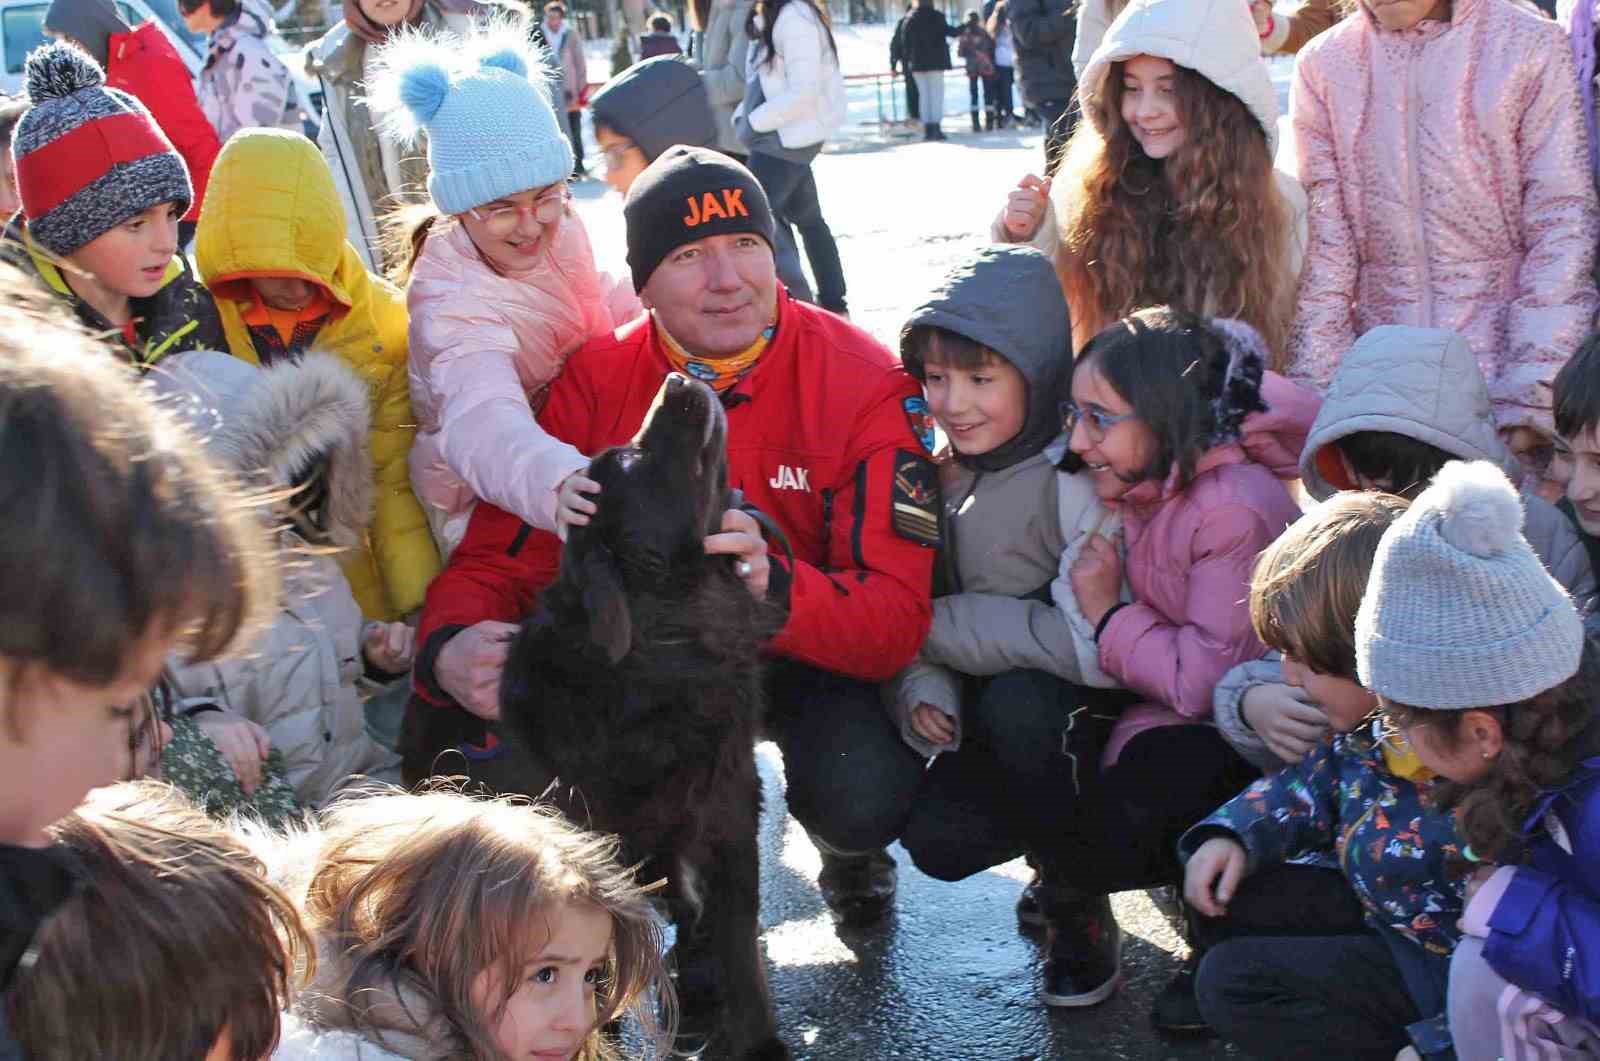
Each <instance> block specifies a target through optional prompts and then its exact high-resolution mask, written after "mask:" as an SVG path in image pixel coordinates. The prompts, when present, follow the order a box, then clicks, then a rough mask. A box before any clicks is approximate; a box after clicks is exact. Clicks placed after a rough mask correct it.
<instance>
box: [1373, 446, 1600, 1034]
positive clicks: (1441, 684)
mask: <svg viewBox="0 0 1600 1061" xmlns="http://www.w3.org/2000/svg"><path fill="white" fill-rule="evenodd" d="M1521 523H1522V506H1521V504H1520V503H1519V502H1518V499H1517V495H1516V493H1515V492H1514V490H1513V489H1512V486H1511V483H1510V481H1509V480H1508V479H1507V478H1506V477H1505V473H1504V472H1502V471H1501V470H1500V469H1499V468H1497V467H1496V466H1495V465H1493V464H1489V463H1487V462H1475V463H1472V464H1464V463H1460V462H1457V463H1452V464H1447V465H1445V467H1444V470H1443V471H1441V472H1440V473H1439V475H1438V476H1437V477H1436V478H1435V479H1434V481H1433V485H1432V486H1430V487H1429V488H1428V489H1427V490H1426V491H1424V492H1423V494H1422V495H1421V496H1420V497H1419V498H1418V499H1417V501H1416V503H1415V504H1414V505H1413V506H1412V508H1411V511H1410V512H1409V513H1407V515H1406V516H1405V517H1403V518H1402V519H1400V520H1399V521H1398V522H1396V523H1395V525H1394V526H1393V527H1391V528H1390V529H1389V531H1388V532H1387V533H1386V534H1385V535H1384V538H1383V541H1382V542H1381V543H1380V545H1379V546H1378V556H1377V559H1376V560H1375V562H1374V564H1373V570H1372V577H1371V579H1370V581H1369V582H1368V589H1367V594H1366V596H1365V597H1364V598H1363V599H1362V602H1361V610H1360V612H1359V613H1358V614H1357V617H1356V642H1357V645H1356V653H1357V656H1356V662H1357V666H1358V668H1359V670H1360V673H1361V680H1362V684H1364V685H1365V686H1367V688H1369V689H1371V690H1372V691H1373V692H1375V693H1377V694H1378V696H1379V698H1380V704H1381V706H1382V708H1383V711H1384V714H1385V715H1386V716H1387V717H1388V718H1389V719H1390V720H1391V721H1392V722H1393V723H1394V724H1395V725H1396V726H1397V727H1398V729H1399V730H1400V732H1401V733H1402V734H1404V736H1405V738H1406V740H1407V741H1408V742H1409V743H1410V745H1411V747H1412V748H1413V749H1415V751H1416V753H1417V757H1418V758H1419V759H1420V760H1421V762H1422V764H1423V765H1424V766H1426V767H1427V768H1428V769H1430V770H1432V771H1433V772H1435V773H1437V774H1439V775H1441V776H1442V777H1443V778H1445V779H1446V781H1445V782H1444V783H1442V784H1440V785H1439V786H1438V787H1437V788H1436V789H1435V798H1436V801H1437V803H1438V805H1439V807H1440V808H1441V809H1443V810H1451V811H1454V813H1455V818H1456V823H1457V832H1458V833H1459V835H1460V837H1461V839H1462V841H1463V842H1464V843H1465V844H1466V845H1467V846H1466V847H1465V848H1463V849H1462V854H1463V855H1464V856H1465V858H1466V859H1467V864H1468V866H1469V867H1470V868H1471V873H1470V876H1469V877H1468V880H1467V885H1466V909H1465V912H1464V914H1463V915H1462V918H1461V929H1462V931H1463V933H1464V935H1463V938H1462V940H1461V942H1460V943H1459V944H1458V945H1457V947H1456V951H1455V955H1454V956H1453V958H1452V959H1451V966H1450V988H1449V1014H1450V1025H1451V1031H1452V1033H1453V1037H1454V1039H1455V1044H1456V1051H1457V1054H1458V1055H1459V1056H1460V1057H1461V1058H1462V1061H1480V1059H1493V1058H1502V1057H1503V1058H1506V1059H1508V1061H1522V1059H1532V1058H1557V1057H1559V1058H1567V1057H1574V1058H1575V1057H1589V1056H1592V1055H1593V1054H1594V1053H1595V1052H1597V1051H1600V971H1597V970H1600V717H1597V716H1596V713H1595V708H1594V704H1595V700H1596V697H1597V696H1600V650H1597V648H1596V646H1595V645H1594V644H1593V643H1591V642H1589V641H1587V640H1586V639H1585V637H1584V634H1583V625H1582V622H1581V620H1580V619H1579V617H1578V613H1577V610H1576V609H1575V608H1574V607H1573V605H1572V602H1571V600H1570V599H1568V597H1567V594H1566V592H1565V591H1564V590H1563V589H1562V588H1561V586H1560V585H1559V584H1558V583H1557V582H1556V581H1555V580H1554V579H1552V578H1551V577H1550V575H1549V573H1548V572H1547V571H1546V570H1545V568H1544V566H1543V565H1542V564H1541V563H1540V562H1539V559H1538V557H1537V556H1535V555H1534V552H1533V550H1532V548H1530V547H1529V545H1528V543H1527V541H1526V539H1524V538H1523V537H1522V535H1521V533H1519V530H1518V528H1519V527H1520V526H1521Z"/></svg>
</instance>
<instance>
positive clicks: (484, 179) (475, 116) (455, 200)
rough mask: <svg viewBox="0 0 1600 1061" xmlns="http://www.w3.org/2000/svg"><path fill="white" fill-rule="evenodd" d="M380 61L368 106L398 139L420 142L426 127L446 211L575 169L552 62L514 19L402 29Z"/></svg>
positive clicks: (435, 191) (435, 185) (437, 192)
mask: <svg viewBox="0 0 1600 1061" xmlns="http://www.w3.org/2000/svg"><path fill="white" fill-rule="evenodd" d="M377 63H378V68H377V70H376V72H375V75H374V76H373V78H372V79H371V81H370V84H371V86H372V96H371V101H370V102H371V105H372V109H373V110H374V111H375V112H376V113H378V114H380V115H381V116H382V123H383V131H384V133H385V135H387V136H389V137H390V138H392V139H395V140H398V141H400V142H402V143H414V142H415V141H416V140H417V139H418V137H419V134H422V133H426V134H427V141H428V166H429V169H430V171H431V172H430V174H429V176H428V192H429V194H431V195H432V196H433V202H434V205H435V206H437V207H438V208H439V209H440V210H441V211H442V212H444V213H447V214H460V213H464V212H466V211H468V210H471V209H472V208H473V207H477V206H482V205H483V204H485V203H489V202H493V201H494V200H496V199H501V198H504V197H506V196H508V195H514V194H516V193H517V192H525V191H528V190H529V189H532V188H542V187H545V186H546V185H550V184H555V183H557V182H558V181H564V180H566V179H567V178H568V177H569V176H571V174H572V147H571V145H570V144H569V143H568V142H567V137H566V134H565V133H564V132H563V131H562V128H561V123H560V122H559V121H558V120H557V118H556V112H555V108H554V107H553V106H551V94H550V88H549V83H548V77H549V69H550V67H549V65H548V63H547V62H546V60H545V58H544V56H543V55H542V54H540V52H539V50H538V49H537V48H536V47H535V46H534V45H532V44H530V43H529V41H528V40H527V37H526V36H525V35H524V34H523V32H522V31H521V30H520V29H519V28H517V27H516V26H515V25H514V24H513V23H510V22H506V21H497V22H494V23H491V24H490V25H488V26H486V27H484V28H482V29H479V30H477V31H475V32H474V33H473V35H472V36H470V37H468V38H467V39H465V40H463V39H462V38H460V37H457V36H455V35H453V34H448V33H443V34H432V33H429V32H428V31H426V30H420V31H407V32H405V33H400V34H396V35H395V37H394V38H393V39H392V40H391V41H390V43H388V44H385V45H384V46H383V47H382V49H381V50H380V51H379V52H378V57H377ZM530 75H531V76H530Z"/></svg>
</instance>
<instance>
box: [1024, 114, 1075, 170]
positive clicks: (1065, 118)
mask: <svg viewBox="0 0 1600 1061" xmlns="http://www.w3.org/2000/svg"><path fill="white" fill-rule="evenodd" d="M1034 107H1035V108H1036V109H1037V110H1038V111H1039V118H1040V120H1041V121H1043V122H1044V175H1045V176H1046V177H1049V176H1053V175H1054V174H1055V171H1056V167H1057V166H1059V165H1061V154H1062V152H1063V151H1065V150H1066V147H1067V140H1069V139H1070V138H1071V137H1072V130H1073V129H1074V128H1076V126H1077V124H1078V107H1077V104H1076V103H1074V102H1073V100H1072V99H1070V98H1069V99H1047V100H1040V101H1039V102H1038V103H1035V104H1034Z"/></svg>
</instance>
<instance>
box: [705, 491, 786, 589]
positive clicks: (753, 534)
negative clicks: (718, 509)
mask: <svg viewBox="0 0 1600 1061" xmlns="http://www.w3.org/2000/svg"><path fill="white" fill-rule="evenodd" d="M706 552H707V553H709V554H711V555H713V556H731V557H732V558H733V570H734V572H735V573H736V574H738V576H739V580H740V581H741V582H743V583H744V588H745V589H747V590H749V591H750V595H751V596H752V597H754V598H756V600H761V599H762V598H764V597H765V596H766V595H767V579H768V577H769V576H770V575H771V574H772V563H771V561H769V560H768V559H767V542H766V539H765V538H763V537H761V526H760V524H758V523H756V521H755V520H754V519H752V518H751V517H750V516H749V514H748V513H744V512H740V511H739V510H738V509H736V508H730V509H729V510H728V511H726V512H724V513H723V514H722V533H721V534H712V535H710V536H708V537H707V538H706Z"/></svg>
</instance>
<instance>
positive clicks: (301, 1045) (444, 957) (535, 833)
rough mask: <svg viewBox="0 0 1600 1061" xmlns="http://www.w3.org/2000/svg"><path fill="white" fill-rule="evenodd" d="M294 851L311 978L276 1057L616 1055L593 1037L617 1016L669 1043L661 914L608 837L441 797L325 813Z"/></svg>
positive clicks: (338, 807)
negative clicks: (312, 949)
mask: <svg viewBox="0 0 1600 1061" xmlns="http://www.w3.org/2000/svg"><path fill="white" fill-rule="evenodd" d="M267 842H268V843H270V841H267ZM292 842H293V843H295V844H297V845H298V847H297V848H295V849H291V853H290V855H289V856H288V857H287V858H286V859H285V860H284V864H283V866H282V868H281V870H280V872H281V874H282V875H283V876H284V877H286V878H288V879H291V880H298V881H299V883H298V884H296V885H295V886H294V887H293V888H292V890H293V891H295V892H297V893H299V895H300V896H301V897H302V907H303V910H304V916H305V921H306V924H307V927H308V928H309V929H310V930H311V932H312V934H313V936H314V937H315V940H316V944H317V949H318V955H317V973H316V980H315V981H314V982H313V983H312V985H311V986H310V988H309V989H308V990H307V991H306V992H305V993H303V994H302V995H301V997H300V1000H299V1002H298V1003H297V1005H296V1007H295V1009H294V1011H293V1012H292V1013H291V1014H290V1015H289V1016H288V1017H287V1018H286V1019H285V1025H284V1036H283V1043H282V1045H280V1046H279V1048H278V1051H277V1053H275V1054H274V1055H273V1056H274V1058H275V1059H277V1061H296V1059H302V1058H304V1059H309V1058H320V1059H322V1061H337V1059H341V1058H346V1059H355V1058H362V1059H367V1061H372V1059H378V1058H381V1059H393V1058H409V1059H418V1058H425V1059H432V1058H437V1057H450V1058H458V1059H464V1061H509V1059H510V1058H520V1057H530V1056H532V1057H540V1058H543V1057H552V1058H554V1057H559V1058H561V1059H562V1061H609V1059H615V1058H620V1057H621V1056H622V1054H621V1053H620V1050H619V1048H618V1047H617V1046H616V1045H615V1044H614V1043H613V1042H611V1041H610V1039H609V1038H608V1037H607V1036H606V1035H605V1034H603V1033H602V1031H601V1029H602V1028H604V1027H605V1026H607V1025H610V1024H611V1023H612V1022H614V1021H618V1020H621V1019H622V1018H624V1017H628V1016H631V1017H633V1018H634V1020H635V1021H636V1022H637V1027H638V1030H639V1035H640V1038H641V1039H642V1040H643V1041H644V1042H647V1043H649V1042H654V1043H656V1045H661V1044H662V1043H665V1042H668V1041H669V1040H668V1039H667V1037H666V1036H665V1035H658V1034H657V1031H658V1029H659V1028H660V1027H661V1025H660V1023H659V1022H658V1018H657V1016H656V1009H655V1006H654V1002H655V999H654V998H653V997H652V993H653V992H659V993H661V995H662V1001H663V1003H664V1004H663V1007H662V1008H663V1009H664V1010H665V1011H666V1012H667V1013H668V1021H667V1024H668V1025H670V1024H671V1020H670V1013H671V1010H672V1008H673V1007H672V1005H671V998H672V995H671V987H670V985H669V984H668V983H667V980H666V977H665V973H664V968H663V966H662V962H661V952H662V933H661V928H660V922H659V921H658V920H657V918H656V915H655V913H654V911H653V910H652V908H651V906H650V904H649V902H648V900H647V899H646V898H645V895H644V892H643V891H642V890H641V889H640V888H639V887H638V885H636V884H635V883H634V880H633V874H632V872H631V871H630V870H628V869H627V868H625V867H624V866H623V865H622V864H621V863H620V862H619V861H618V860H617V842H616V841H615V840H614V839H611V838H606V837H600V836H596V835H593V834H591V833H586V832H584V831H583V830H581V829H579V828H577V827H576V826H573V825H571V824H569V823H568V822H566V821H565V820H563V819H562V818H561V817H560V815H559V814H558V813H557V812H556V811H554V810H553V809H551V808H548V807H540V806H536V805H532V804H529V803H528V802H527V801H526V800H514V799H509V798H507V799H496V800H487V799H476V798H473V797H470V796H466V795H463V794H461V793H459V792H455V791H451V790H449V789H445V788H440V789H436V790H434V791H429V792H422V793H410V792H401V791H399V790H391V791H385V792H380V793H376V794H372V795H367V796H364V797H362V798H358V799H351V800H348V801H345V802H343V803H339V804H335V805H334V806H333V807H332V808H331V809H330V810H328V811H327V812H325V813H324V815H323V819H322V823H321V826H320V828H318V829H316V830H314V831H312V832H310V833H306V834H301V835H300V836H299V837H297V838H296V839H295V840H294V841H292ZM304 863H309V867H308V868H307V867H305V866H304V865H303V864H304Z"/></svg>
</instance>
